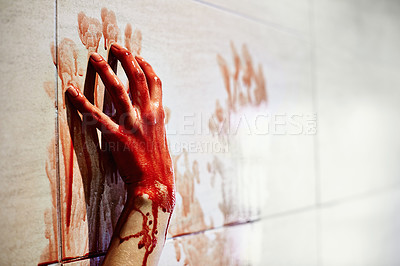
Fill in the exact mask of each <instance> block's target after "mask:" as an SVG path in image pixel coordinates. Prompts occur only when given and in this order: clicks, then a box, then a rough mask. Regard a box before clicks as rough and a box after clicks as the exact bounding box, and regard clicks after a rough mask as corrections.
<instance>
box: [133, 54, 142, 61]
mask: <svg viewBox="0 0 400 266" xmlns="http://www.w3.org/2000/svg"><path fill="white" fill-rule="evenodd" d="M135 58H136V60H138V59H139V60H140V61H144V59H143V57H141V56H140V55H135Z"/></svg>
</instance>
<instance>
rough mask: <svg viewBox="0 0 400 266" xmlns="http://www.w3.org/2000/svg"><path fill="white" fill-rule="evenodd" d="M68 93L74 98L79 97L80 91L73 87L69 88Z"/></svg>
mask: <svg viewBox="0 0 400 266" xmlns="http://www.w3.org/2000/svg"><path fill="white" fill-rule="evenodd" d="M67 92H68V93H69V95H71V96H72V97H74V98H75V97H77V96H78V95H79V92H78V90H77V89H76V88H75V87H73V86H69V87H68V88H67Z"/></svg>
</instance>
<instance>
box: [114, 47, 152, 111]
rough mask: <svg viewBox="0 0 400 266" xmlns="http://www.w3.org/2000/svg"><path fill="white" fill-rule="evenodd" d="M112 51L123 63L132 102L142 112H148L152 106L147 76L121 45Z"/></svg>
mask: <svg viewBox="0 0 400 266" xmlns="http://www.w3.org/2000/svg"><path fill="white" fill-rule="evenodd" d="M110 50H111V52H112V53H113V54H114V56H115V57H116V58H117V59H118V60H119V61H120V62H121V64H122V67H123V68H124V70H125V73H126V75H127V77H128V80H129V86H130V93H131V96H132V102H133V103H134V104H135V105H138V107H139V109H140V110H146V109H147V108H148V107H149V104H150V96H149V89H148V86H147V81H146V76H145V74H144V73H143V71H142V69H141V68H140V66H139V64H138V62H137V61H136V59H135V57H134V56H133V55H132V54H131V53H130V52H129V51H128V50H127V49H125V48H123V47H122V46H120V45H119V44H113V45H112V46H111V49H110Z"/></svg>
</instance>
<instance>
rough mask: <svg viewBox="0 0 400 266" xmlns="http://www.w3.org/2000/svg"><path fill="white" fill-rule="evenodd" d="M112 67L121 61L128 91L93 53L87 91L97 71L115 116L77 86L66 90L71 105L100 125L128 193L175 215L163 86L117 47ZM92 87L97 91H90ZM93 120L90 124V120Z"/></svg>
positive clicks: (112, 54)
mask: <svg viewBox="0 0 400 266" xmlns="http://www.w3.org/2000/svg"><path fill="white" fill-rule="evenodd" d="M109 57H110V58H109V62H110V64H111V65H112V64H116V62H117V60H118V61H120V62H121V64H122V67H123V69H124V71H125V73H126V75H127V77H128V80H129V89H128V90H126V89H125V87H124V86H123V84H122V82H121V81H120V80H119V78H118V77H117V75H116V74H115V73H114V71H113V70H112V67H111V66H110V64H108V63H107V62H106V61H105V60H104V59H103V58H102V57H101V56H100V55H99V54H97V53H93V54H92V55H91V56H90V59H89V63H88V71H87V74H86V81H85V95H86V96H88V94H87V93H86V90H91V91H93V90H95V88H93V87H94V84H95V82H90V80H92V81H94V79H95V77H96V73H98V74H99V76H100V78H101V80H102V81H103V83H104V85H105V88H106V90H107V92H108V93H109V95H110V97H111V99H112V102H113V104H114V107H115V109H116V112H115V114H113V115H112V116H108V115H106V114H105V113H103V112H102V111H101V110H100V109H99V108H97V107H96V106H94V105H93V102H94V100H93V97H92V96H90V95H89V96H88V97H85V96H84V95H83V94H82V92H81V91H80V90H79V89H78V88H76V87H73V86H70V87H69V88H68V89H67V94H68V97H69V100H70V101H71V103H72V104H73V105H74V106H75V108H77V110H78V111H79V112H80V113H81V114H82V116H83V121H84V122H85V121H86V122H87V123H86V126H87V125H89V124H90V125H93V126H95V127H97V128H98V129H99V130H100V131H101V132H102V136H103V137H104V139H105V140H106V142H107V146H108V149H109V150H110V151H111V152H112V155H113V158H114V160H115V162H116V165H117V168H118V170H119V173H120V175H121V177H122V179H123V180H124V182H125V183H126V185H127V188H128V197H129V195H132V196H135V195H143V194H147V195H148V196H149V198H150V199H151V200H152V201H153V203H157V205H158V206H160V207H162V209H163V210H164V209H165V210H166V211H168V212H172V209H173V206H174V203H175V195H174V194H175V193H174V176H173V169H172V161H171V157H170V154H169V151H168V145H167V140H166V134H165V126H164V116H165V115H164V109H163V106H162V85H161V81H160V79H159V78H158V77H157V75H156V74H155V72H154V70H153V68H152V67H151V66H150V64H148V63H147V62H146V61H145V60H144V59H143V58H141V57H134V56H133V55H132V54H131V53H130V52H129V51H128V50H127V49H125V48H123V47H122V46H120V45H118V44H113V45H112V46H111V48H110V54H109ZM90 86H92V88H90ZM89 120H90V121H89Z"/></svg>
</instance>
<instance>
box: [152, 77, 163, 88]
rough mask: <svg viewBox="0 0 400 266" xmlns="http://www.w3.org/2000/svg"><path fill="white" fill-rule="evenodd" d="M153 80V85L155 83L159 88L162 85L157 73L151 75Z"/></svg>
mask: <svg viewBox="0 0 400 266" xmlns="http://www.w3.org/2000/svg"><path fill="white" fill-rule="evenodd" d="M153 82H154V85H155V86H156V87H159V88H161V87H162V82H161V79H160V78H159V77H158V76H157V75H154V76H153Z"/></svg>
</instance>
